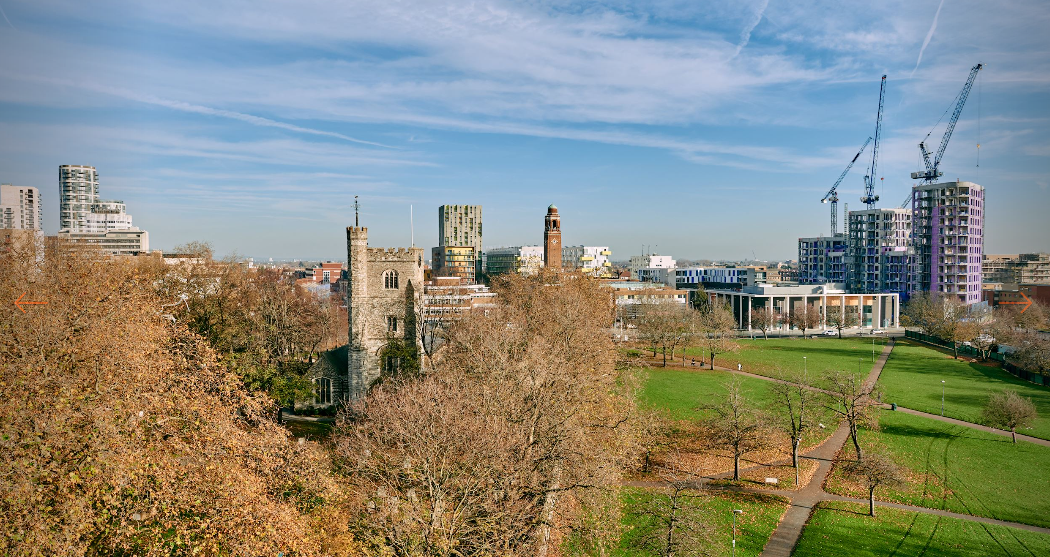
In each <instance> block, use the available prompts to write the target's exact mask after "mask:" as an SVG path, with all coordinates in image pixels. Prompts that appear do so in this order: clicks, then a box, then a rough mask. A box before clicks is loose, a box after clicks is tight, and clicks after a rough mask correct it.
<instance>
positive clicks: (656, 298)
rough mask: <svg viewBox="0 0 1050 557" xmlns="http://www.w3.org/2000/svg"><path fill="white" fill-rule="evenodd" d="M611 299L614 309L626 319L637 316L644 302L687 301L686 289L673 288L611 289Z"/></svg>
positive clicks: (684, 303) (680, 302)
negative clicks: (614, 304) (613, 302)
mask: <svg viewBox="0 0 1050 557" xmlns="http://www.w3.org/2000/svg"><path fill="white" fill-rule="evenodd" d="M613 300H614V301H615V303H616V309H617V310H618V311H620V312H621V315H623V316H625V317H627V318H628V319H633V318H635V317H637V316H638V313H639V309H640V308H641V307H642V304H645V303H650V304H651V303H661V302H663V303H674V304H679V305H682V306H684V305H686V304H687V303H689V291H688V290H675V289H673V288H653V287H652V285H651V284H650V285H648V288H617V289H615V290H613Z"/></svg>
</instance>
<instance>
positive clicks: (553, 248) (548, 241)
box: [543, 205, 562, 271]
mask: <svg viewBox="0 0 1050 557" xmlns="http://www.w3.org/2000/svg"><path fill="white" fill-rule="evenodd" d="M561 248H562V243H561V216H559V215H558V208H557V207H555V206H554V205H551V206H550V207H547V216H546V217H544V219H543V265H544V266H545V267H547V268H548V269H552V270H554V271H560V270H561V255H562V254H561Z"/></svg>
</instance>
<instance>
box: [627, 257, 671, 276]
mask: <svg viewBox="0 0 1050 557" xmlns="http://www.w3.org/2000/svg"><path fill="white" fill-rule="evenodd" d="M676 263H677V262H676V261H675V259H674V257H671V256H670V255H656V254H651V255H632V256H631V259H630V260H629V261H628V262H627V270H628V271H630V272H631V279H632V280H641V279H639V278H638V270H639V269H674V268H675V264H676Z"/></svg>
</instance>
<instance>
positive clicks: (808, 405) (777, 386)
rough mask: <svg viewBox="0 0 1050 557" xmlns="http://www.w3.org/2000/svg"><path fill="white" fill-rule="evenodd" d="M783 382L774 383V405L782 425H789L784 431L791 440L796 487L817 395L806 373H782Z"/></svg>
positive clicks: (780, 376) (780, 375)
mask: <svg viewBox="0 0 1050 557" xmlns="http://www.w3.org/2000/svg"><path fill="white" fill-rule="evenodd" d="M778 375H779V378H780V379H781V381H782V382H777V383H773V385H772V387H771V391H772V392H773V397H774V405H775V408H776V409H777V411H778V413H779V417H780V419H781V424H784V422H786V423H787V426H786V427H783V429H784V430H785V431H786V432H787V433H788V436H789V438H790V439H791V465H792V466H794V468H795V485H796V486H798V485H799V470H798V453H799V447H800V446H801V445H802V435H803V434H805V432H806V430H807V429H809V427H810V424H811V423H812V422H811V420H812V416H810V413H811V412H812V409H813V408H812V407H813V405H814V403H815V400H816V398H817V393H816V392H815V391H813V390H812V388H811V387H810V386H809V381H808V378H807V377H806V375H805V374H804V373H801V372H794V373H781V374H778Z"/></svg>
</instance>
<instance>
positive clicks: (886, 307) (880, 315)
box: [707, 284, 901, 331]
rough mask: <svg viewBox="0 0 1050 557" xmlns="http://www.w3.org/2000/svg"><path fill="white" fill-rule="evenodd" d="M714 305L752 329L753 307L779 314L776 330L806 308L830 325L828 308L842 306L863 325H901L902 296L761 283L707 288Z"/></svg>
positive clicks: (739, 324) (786, 327)
mask: <svg viewBox="0 0 1050 557" xmlns="http://www.w3.org/2000/svg"><path fill="white" fill-rule="evenodd" d="M707 295H708V297H709V298H710V301H711V303H712V304H719V305H723V304H726V305H728V306H729V308H730V309H731V310H732V312H733V317H734V318H735V319H736V322H737V328H738V329H743V330H751V312H752V310H757V311H765V312H769V313H771V314H773V315H776V316H778V317H779V318H778V319H777V322H778V323H779V325H778V328H777V329H776V330H784V331H786V330H790V329H791V314H792V313H795V312H798V311H804V310H806V309H807V308H812V309H816V310H817V312H818V313H819V315H820V323H819V324H818V326H817V327H814V329H822V328H824V327H826V326H827V315H828V310H829V309H834V308H842V309H843V310H844V311H847V312H853V313H854V314H855V315H856V316H857V323H858V326H860V327H872V328H889V327H892V328H896V327H899V326H900V309H901V307H900V295H899V294H897V293H895V292H893V293H889V292H881V293H872V294H860V293H850V292H847V291H846V290H845V289H843V288H839V287H838V286H836V285H831V284H818V285H798V286H773V285H769V284H759V285H755V286H747V287H744V288H742V289H740V290H708V291H707Z"/></svg>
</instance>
